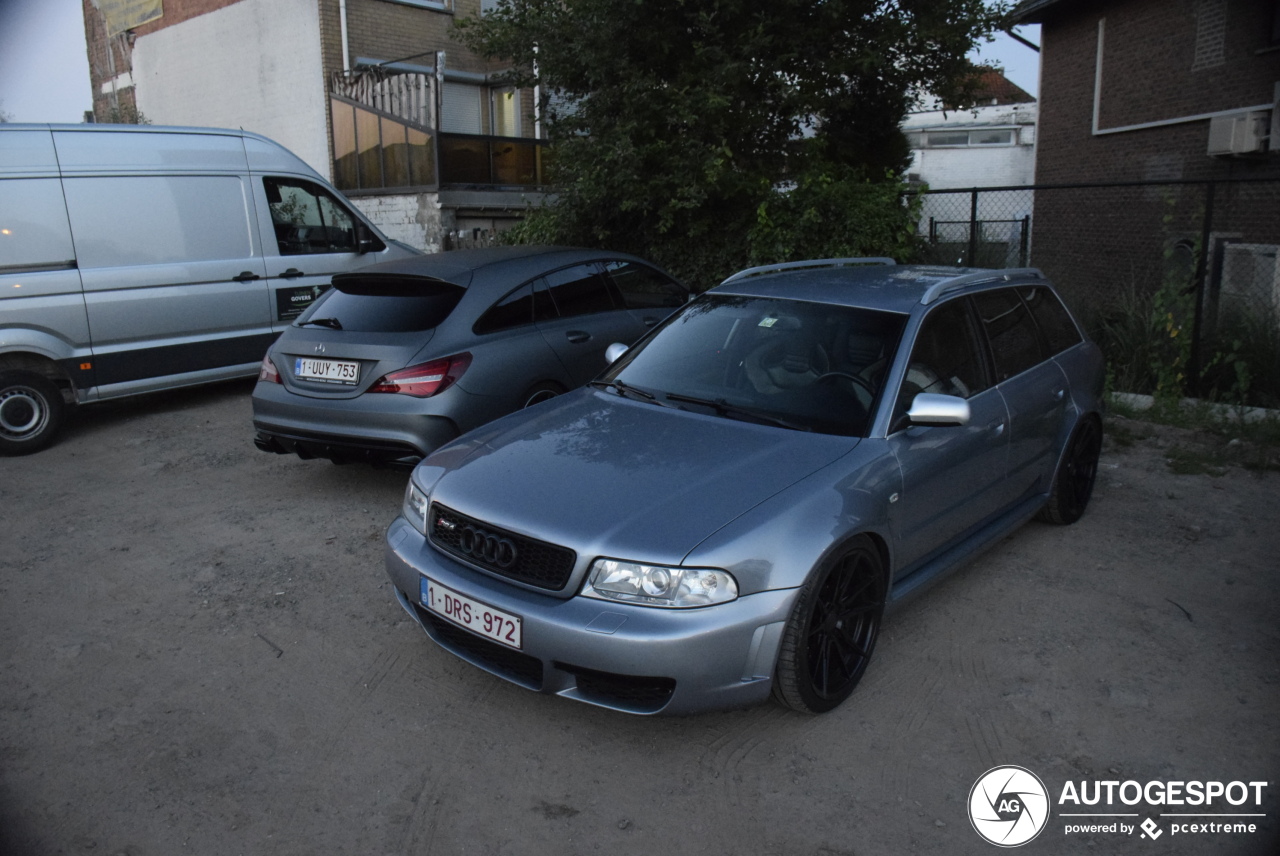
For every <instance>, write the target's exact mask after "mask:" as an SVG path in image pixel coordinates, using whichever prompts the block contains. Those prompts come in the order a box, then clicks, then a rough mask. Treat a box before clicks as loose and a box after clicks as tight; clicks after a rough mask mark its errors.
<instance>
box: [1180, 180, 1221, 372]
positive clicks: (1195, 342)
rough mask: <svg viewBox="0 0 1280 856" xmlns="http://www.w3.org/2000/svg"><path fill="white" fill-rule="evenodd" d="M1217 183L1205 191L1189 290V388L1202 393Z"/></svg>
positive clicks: (1207, 186)
mask: <svg viewBox="0 0 1280 856" xmlns="http://www.w3.org/2000/svg"><path fill="white" fill-rule="evenodd" d="M1216 187H1217V184H1216V183H1214V182H1210V183H1209V184H1208V185H1206V186H1205V191H1204V225H1203V227H1202V228H1201V230H1200V251H1199V252H1198V253H1197V254H1196V274H1195V279H1194V280H1193V281H1192V282H1191V285H1190V286H1189V291H1190V292H1191V293H1192V294H1193V295H1194V296H1195V312H1194V314H1193V316H1192V321H1191V357H1190V365H1188V366H1187V380H1188V381H1189V382H1190V383H1189V384H1188V388H1189V389H1190V390H1192V391H1193V392H1194V393H1195V394H1196V395H1200V394H1201V392H1202V390H1201V389H1200V370H1201V361H1202V360H1203V358H1204V353H1203V349H1202V347H1201V346H1202V343H1201V341H1200V338H1201V337H1202V336H1203V335H1204V298H1205V294H1206V293H1207V292H1208V289H1207V288H1206V287H1205V276H1206V274H1207V273H1208V270H1209V239H1210V236H1211V235H1212V234H1213V197H1214V189H1215V188H1216Z"/></svg>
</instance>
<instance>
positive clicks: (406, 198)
mask: <svg viewBox="0 0 1280 856" xmlns="http://www.w3.org/2000/svg"><path fill="white" fill-rule="evenodd" d="M351 202H352V203H353V204H354V205H355V206H356V207H357V208H359V209H360V211H361V212H363V213H364V215H365V216H366V217H368V218H369V219H370V220H371V221H373V223H374V224H375V225H376V226H377V227H378V228H379V229H381V230H382V233H383V234H384V235H386V236H387V237H389V238H395V239H396V240H397V241H404V242H405V243H406V244H409V245H410V246H413V247H417V248H418V249H421V250H426V251H427V252H429V253H438V252H440V251H441V250H442V249H444V246H443V245H442V241H443V236H444V233H445V232H446V231H448V230H450V229H452V228H453V220H454V218H453V214H452V212H449V211H442V210H441V208H440V204H439V196H438V195H437V194H435V193H415V194H404V195H396V196H359V197H355V198H353V199H352V200H351Z"/></svg>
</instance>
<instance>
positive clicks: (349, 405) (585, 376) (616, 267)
mask: <svg viewBox="0 0 1280 856" xmlns="http://www.w3.org/2000/svg"><path fill="white" fill-rule="evenodd" d="M688 294H689V293H688V290H687V289H685V287H684V286H682V285H681V284H680V283H678V282H676V281H675V280H674V279H672V278H671V277H670V276H668V275H667V274H666V273H664V272H662V271H661V270H659V269H657V268H655V267H653V266H652V265H650V264H648V263H646V262H644V261H643V260H641V259H638V258H635V257H633V256H626V255H621V254H617V253H607V252H601V251H598V250H577V249H567V248H564V247H493V248H488V249H478V250H459V251H456V252H449V253H438V254H436V255H430V256H420V257H417V258H413V259H406V260H404V261H402V262H396V263H391V264H383V265H374V266H371V267H368V268H365V269H364V270H361V271H360V272H359V273H353V274H347V275H342V276H337V277H334V279H333V288H332V289H331V290H329V291H328V292H327V293H325V294H324V295H323V296H321V297H320V298H318V299H317V300H316V301H315V303H314V304H312V305H311V306H310V308H308V309H307V311H306V312H304V313H302V315H301V316H299V318H298V319H297V321H296V322H294V324H293V325H292V326H291V327H290V328H289V329H287V330H285V332H284V333H283V334H282V335H281V336H280V338H279V339H278V340H277V341H276V343H275V344H274V345H273V346H272V347H271V350H270V352H268V354H267V356H266V358H265V359H264V360H263V361H262V371H261V373H260V374H259V376H258V384H257V386H256V387H255V389H254V391H253V424H254V427H255V428H256V429H257V437H256V439H255V443H256V445H257V446H258V448H259V449H262V450H263V451H268V452H279V453H286V454H287V453H296V454H298V455H299V456H300V457H303V458H314V457H324V458H329V459H331V460H334V461H338V462H344V461H353V460H358V461H368V462H370V463H389V462H410V463H412V462H414V461H416V460H418V459H419V458H421V457H422V456H423V455H425V454H426V453H427V452H430V451H431V450H432V449H434V448H436V447H437V446H440V445H441V444H443V443H446V442H448V441H449V440H452V439H453V438H455V437H457V436H458V435H459V434H460V433H462V432H463V431H466V430H468V429H470V428H474V427H476V426H478V425H482V424H484V423H485V422H488V421H489V420H491V419H495V418H497V417H499V416H502V415H504V414H507V413H510V412H512V411H513V410H518V409H520V408H522V407H527V406H529V405H531V404H536V403H538V402H540V401H545V400H546V399H548V398H552V397H553V396H556V395H559V394H560V393H562V392H564V391H566V390H568V389H572V388H574V387H577V386H581V385H582V384H584V383H586V382H587V381H588V380H590V379H591V378H593V377H595V376H596V375H597V374H599V373H600V372H601V371H603V370H604V368H605V366H606V361H605V357H604V352H605V348H607V347H608V346H609V344H610V343H611V342H627V343H630V342H633V341H635V340H636V339H638V338H640V337H641V336H642V335H643V334H644V333H646V332H648V330H649V329H650V328H651V327H653V326H654V325H656V324H657V323H658V322H660V321H662V319H664V318H665V317H667V315H669V314H670V313H671V312H672V311H673V310H675V309H676V308H678V307H680V306H683V305H684V303H685V301H686V300H688Z"/></svg>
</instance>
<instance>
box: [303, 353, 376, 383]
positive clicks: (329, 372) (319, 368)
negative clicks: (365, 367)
mask: <svg viewBox="0 0 1280 856" xmlns="http://www.w3.org/2000/svg"><path fill="white" fill-rule="evenodd" d="M293 375H294V377H300V378H302V379H303V380H319V381H324V382H325V383H355V382H357V381H358V380H360V364H359V363H350V362H345V361H343V360H313V359H311V358H309V357H298V358H297V360H296V361H295V362H294V364H293Z"/></svg>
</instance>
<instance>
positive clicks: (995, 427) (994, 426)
mask: <svg viewBox="0 0 1280 856" xmlns="http://www.w3.org/2000/svg"><path fill="white" fill-rule="evenodd" d="M987 430H988V431H990V432H991V433H992V434H993V435H994V436H996V437H999V436H1000V435H1001V434H1003V433H1004V420H1003V419H1002V420H1000V421H999V422H992V423H991V424H990V425H988V426H987Z"/></svg>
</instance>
